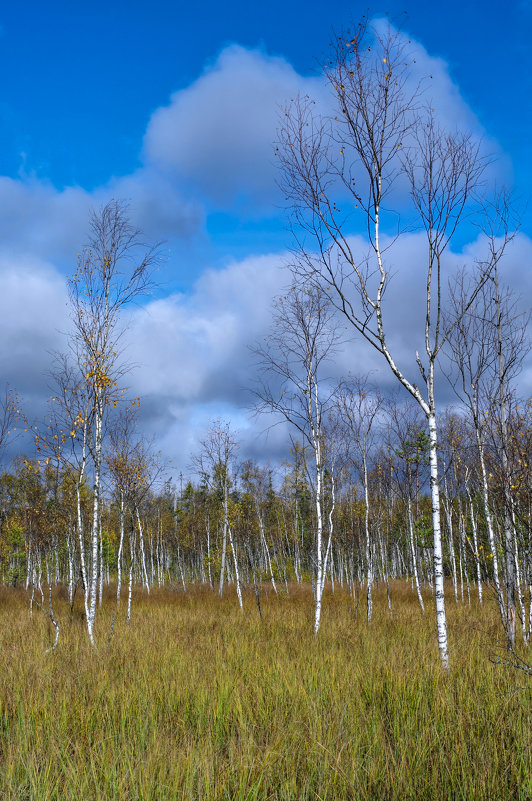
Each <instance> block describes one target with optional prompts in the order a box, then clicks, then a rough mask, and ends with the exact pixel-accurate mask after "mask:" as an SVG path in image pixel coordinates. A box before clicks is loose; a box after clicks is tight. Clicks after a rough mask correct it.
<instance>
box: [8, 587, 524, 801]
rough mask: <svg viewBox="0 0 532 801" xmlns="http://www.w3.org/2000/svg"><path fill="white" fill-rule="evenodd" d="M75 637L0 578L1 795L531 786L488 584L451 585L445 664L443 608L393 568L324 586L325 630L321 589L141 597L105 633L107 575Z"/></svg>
mask: <svg viewBox="0 0 532 801" xmlns="http://www.w3.org/2000/svg"><path fill="white" fill-rule="evenodd" d="M56 594H57V598H56V599H55V606H56V611H57V615H58V617H59V618H60V621H61V637H60V641H59V645H58V648H57V650H56V651H55V652H52V653H45V649H46V648H47V647H48V645H49V644H50V643H51V642H52V640H53V631H52V629H51V626H50V624H49V622H48V621H47V619H46V617H45V616H44V614H43V612H42V611H40V610H39V609H34V613H33V619H30V616H29V605H28V600H27V597H26V594H25V593H24V591H23V590H9V589H5V588H4V589H2V590H1V591H0V729H1V732H0V760H1V762H0V799H10V800H12V801H25V799H28V801H29V799H31V800H32V801H51V800H52V799H76V801H79V800H81V799H83V800H84V801H93V799H94V801H96V799H98V801H100V800H101V801H105V800H106V799H121V801H140V800H141V799H142V801H147V800H148V799H154V801H155V799H157V801H165V800H166V799H168V800H169V799H187V801H188V800H189V799H204V800H205V801H210V799H213V800H214V799H226V800H227V801H233V799H238V800H239V801H244V799H245V800H246V801H252V800H253V801H255V800H257V799H272V801H274V799H275V800H276V799H286V801H288V800H290V801H292V799H293V800H294V801H295V799H322V801H332V800H334V799H357V801H358V800H360V801H365V800H366V799H375V801H387V799H397V801H407V799H417V800H419V801H421V800H422V799H434V801H442V799H449V801H450V800H451V799H453V801H454V799H463V801H471V800H472V799H496V800H497V801H503V799H511V800H512V801H518V799H529V798H532V754H531V735H530V732H531V723H532V720H531V709H532V705H531V693H530V690H531V688H532V680H531V679H530V678H529V677H527V676H526V675H525V674H523V673H521V672H519V671H515V670H512V669H508V668H503V667H501V666H496V665H493V664H492V663H491V662H490V660H489V656H490V653H492V652H493V651H494V649H495V646H496V641H497V637H498V636H499V635H500V626H499V623H498V620H497V610H496V607H495V604H494V602H493V601H490V600H489V599H488V600H487V601H486V602H485V603H484V604H483V606H482V607H479V605H478V602H475V601H473V599H472V605H471V606H468V605H467V604H456V603H455V602H454V599H453V600H451V599H450V594H449V593H448V602H447V608H448V619H449V638H450V647H451V660H452V668H451V672H450V675H448V676H447V675H444V674H443V673H442V671H441V669H440V667H439V663H438V654H437V647H436V634H435V622H434V614H433V609H432V608H431V604H430V596H429V598H428V604H427V607H428V608H427V613H426V615H425V616H423V615H422V613H421V610H420V609H419V606H418V605H417V601H416V598H415V596H414V595H413V593H412V592H411V589H410V586H409V585H407V584H405V583H396V584H392V587H391V594H392V604H393V614H392V615H390V613H389V611H388V608H387V604H386V596H385V593H383V592H380V591H378V592H377V593H376V603H375V614H374V620H373V621H372V623H371V625H369V626H368V624H367V622H366V620H365V610H364V605H363V600H361V602H360V607H359V608H358V610H357V609H354V608H353V605H352V603H351V599H350V598H349V596H348V594H347V592H345V591H343V590H341V589H339V588H336V592H335V593H334V594H332V593H331V592H330V590H326V593H325V597H324V608H323V618H322V627H321V631H320V633H319V636H318V637H317V638H315V637H314V636H313V635H312V593H311V589H310V587H297V586H296V585H293V586H292V587H291V588H290V595H289V596H288V597H287V596H286V595H283V596H279V597H276V596H275V595H274V594H273V593H272V592H271V591H270V592H268V593H266V591H265V592H264V594H263V598H262V608H263V614H264V619H263V621H262V622H261V621H260V620H259V617H258V613H257V608H256V606H255V602H254V599H253V596H252V594H250V593H248V594H247V595H246V596H245V599H244V600H245V613H244V614H243V615H242V614H241V612H240V610H239V608H238V605H237V602H236V596H234V595H233V593H232V592H231V590H229V592H228V593H227V597H224V599H223V600H222V601H220V600H219V599H218V597H217V596H216V595H215V594H214V593H213V592H212V591H211V590H210V589H205V588H203V589H201V590H197V591H190V592H187V593H186V594H185V593H182V592H181V593H178V592H172V591H170V590H164V591H163V590H155V591H153V592H152V594H151V596H150V597H147V595H146V593H145V591H141V590H138V591H136V592H135V594H134V599H133V612H132V620H131V623H130V625H129V626H128V625H126V623H125V611H126V610H125V606H126V604H125V602H124V600H123V601H122V608H121V609H120V613H119V615H118V616H117V619H116V625H115V630H114V636H113V639H112V641H111V643H110V645H109V647H107V639H108V633H109V629H110V625H111V619H112V614H113V610H114V608H115V607H114V601H113V591H112V588H109V590H108V593H107V597H106V598H105V599H104V604H103V607H102V608H101V609H100V610H99V614H98V618H97V620H98V637H99V642H100V643H101V644H100V647H99V650H98V652H95V651H94V650H93V649H92V648H91V647H90V646H89V644H88V641H87V637H86V632H85V629H84V622H83V620H82V616H81V606H80V607H79V608H77V607H76V610H75V614H74V619H73V620H72V622H70V620H69V608H68V603H67V601H66V593H65V592H64V589H63V588H60V589H59V590H58V591H56Z"/></svg>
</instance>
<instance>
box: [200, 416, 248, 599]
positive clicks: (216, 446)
mask: <svg viewBox="0 0 532 801" xmlns="http://www.w3.org/2000/svg"><path fill="white" fill-rule="evenodd" d="M237 449H238V442H237V440H236V437H235V435H234V433H233V432H232V431H231V427H230V425H229V423H223V422H222V421H221V420H215V421H213V422H212V423H211V425H210V428H209V430H208V432H207V434H206V436H205V437H204V439H203V441H202V443H201V452H200V453H199V454H198V455H197V456H196V457H195V458H194V460H193V462H194V465H195V467H196V469H197V471H198V472H199V473H200V475H201V476H202V478H203V480H204V481H205V483H206V484H207V485H208V486H210V487H211V488H213V489H214V490H215V492H216V493H217V494H218V496H219V500H220V501H221V504H222V513H223V535H222V554H221V566H220V582H219V585H218V594H219V596H220V598H221V597H222V595H223V588H224V581H225V572H226V555H227V553H226V552H227V539H228V538H229V544H230V546H231V553H232V555H233V564H234V568H235V581H236V592H237V597H238V603H239V606H240V609H241V610H243V609H244V605H243V600H242V586H241V581H240V569H239V562H238V552H237V548H236V543H235V540H234V537H233V529H232V527H231V522H230V519H229V490H230V487H231V483H232V482H231V471H232V470H233V468H234V464H235V459H236V452H237Z"/></svg>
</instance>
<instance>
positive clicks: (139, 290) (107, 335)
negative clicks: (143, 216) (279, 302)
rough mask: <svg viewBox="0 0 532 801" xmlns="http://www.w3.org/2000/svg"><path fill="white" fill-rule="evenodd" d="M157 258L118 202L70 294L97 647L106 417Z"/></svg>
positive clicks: (100, 223) (90, 619)
mask: <svg viewBox="0 0 532 801" xmlns="http://www.w3.org/2000/svg"><path fill="white" fill-rule="evenodd" d="M154 259H155V251H154V249H153V248H146V246H145V245H144V244H143V242H142V239H141V235H140V232H139V231H138V230H137V229H136V228H135V227H134V226H133V225H132V224H131V222H130V220H129V217H128V207H127V205H126V204H125V203H123V202H122V201H118V200H112V201H110V202H109V203H107V204H106V205H105V206H104V207H103V208H102V209H101V210H100V211H99V212H93V213H92V215H91V218H90V235H89V240H88V244H87V247H86V248H84V249H83V250H82V252H81V253H80V254H79V256H78V264H77V269H76V271H75V273H74V275H73V276H72V277H71V278H69V281H68V290H69V299H70V308H71V317H72V322H73V333H72V338H71V350H72V353H73V357H74V362H75V364H76V366H77V368H78V370H79V373H80V377H81V381H82V382H83V385H84V387H85V391H86V393H87V396H88V407H89V408H88V410H87V416H86V419H87V420H90V423H91V430H90V432H88V436H87V442H86V445H87V449H88V452H89V454H90V457H91V467H92V476H91V478H92V491H93V508H92V521H91V530H90V537H89V553H88V570H87V573H88V576H87V632H88V635H89V639H90V641H91V643H92V644H93V645H95V639H94V622H95V618H96V601H97V589H98V545H99V529H100V506H101V492H102V483H101V479H102V464H103V438H104V427H105V422H106V417H107V415H108V413H109V410H110V409H111V408H112V407H113V406H115V405H116V403H117V393H118V392H119V383H118V382H119V381H120V379H121V378H122V376H123V375H124V373H125V371H126V367H125V365H124V363H123V362H122V360H121V354H120V341H121V337H122V334H123V331H124V328H123V324H122V322H121V312H122V310H123V309H124V307H125V306H127V304H128V303H131V302H132V301H133V300H135V299H136V298H138V297H139V296H141V295H142V294H144V293H145V292H146V290H147V288H148V286H149V280H150V273H151V268H152V267H153V264H154Z"/></svg>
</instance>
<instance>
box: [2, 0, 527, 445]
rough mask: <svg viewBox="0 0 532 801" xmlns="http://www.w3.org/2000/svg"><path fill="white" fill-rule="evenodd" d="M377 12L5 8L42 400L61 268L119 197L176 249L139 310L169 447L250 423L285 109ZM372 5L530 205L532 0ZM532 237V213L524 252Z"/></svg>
mask: <svg viewBox="0 0 532 801" xmlns="http://www.w3.org/2000/svg"><path fill="white" fill-rule="evenodd" d="M405 8H406V10H407V12H408V13H405ZM364 10H366V6H355V5H353V4H352V3H347V2H341V1H340V0H329V2H327V3H324V2H316V0H307V2H302V0H298V2H289V1H287V0H285V1H284V2H281V0H270V2H268V3H254V4H250V3H245V2H226V3H224V4H222V3H218V2H212V0H209V2H203V3H196V4H192V3H178V2H174V3H170V2H164V1H163V0H152V2H149V3H148V2H139V0H130V1H129V2H122V0H120V1H116V0H115V2H107V3H103V2H100V1H99V0H98V1H96V2H91V3H88V2H85V3H81V2H72V3H70V4H66V3H64V2H54V1H53V0H49V2H47V3H42V2H36V0H31V2H26V3H24V4H17V3H11V4H4V7H3V9H2V10H1V11H0V70H1V74H2V75H3V76H4V81H3V84H2V90H1V93H0V271H2V272H3V275H4V281H3V285H4V293H3V299H0V300H2V302H3V307H4V309H3V313H2V309H1V308H0V320H1V323H0V329H2V330H0V342H1V343H2V344H1V345H0V348H3V350H0V364H1V365H2V372H3V373H4V377H5V379H6V380H8V381H9V382H10V383H12V384H15V385H17V386H18V387H19V389H20V391H21V392H22V393H23V394H24V395H25V396H26V397H28V398H29V399H30V403H31V404H32V408H35V409H37V408H38V406H39V404H40V403H41V402H43V401H44V398H45V396H46V393H47V388H46V379H45V378H44V374H45V372H46V370H47V369H48V365H47V361H48V360H49V357H48V356H47V354H48V352H49V351H50V350H55V349H61V347H62V345H61V336H62V335H61V330H64V328H65V327H67V324H66V323H65V324H64V325H62V324H61V319H62V318H65V319H66V317H65V314H66V312H65V296H64V285H63V277H64V274H65V272H67V271H68V269H69V267H70V266H71V264H72V261H73V259H74V258H75V252H76V249H77V248H78V247H79V246H80V245H81V244H83V237H84V231H85V228H86V219H87V212H88V209H89V208H90V207H91V206H97V205H99V204H100V203H101V202H104V201H105V200H106V199H108V198H109V197H110V196H112V195H116V194H118V195H120V196H124V197H128V198H130V199H131V202H132V207H133V208H134V209H135V215H136V217H135V220H136V221H137V222H138V223H139V225H141V227H143V228H144V229H145V230H146V232H147V235H148V236H150V237H152V238H154V239H160V240H163V241H164V242H165V246H164V247H165V251H166V253H167V267H166V269H165V270H164V272H163V273H162V274H161V286H160V288H159V290H158V291H157V294H156V299H155V300H153V302H152V303H151V304H149V303H148V304H147V305H146V308H145V309H144V312H145V315H144V317H143V318H142V319H141V318H140V317H138V315H137V318H135V319H134V320H133V321H132V322H133V325H132V331H133V334H132V345H131V347H132V353H133V355H134V361H135V362H136V363H138V364H139V365H140V367H139V369H138V371H137V374H136V375H137V378H135V379H134V380H133V383H134V388H135V390H138V391H139V392H141V393H142V394H143V396H144V397H145V399H146V401H145V409H146V412H145V413H146V418H147V420H148V418H149V420H148V422H147V425H148V423H149V426H151V430H152V431H153V432H154V433H155V434H156V435H158V434H159V432H160V431H161V430H164V431H165V432H166V433H165V437H166V444H165V447H166V448H167V450H168V451H171V450H172V448H174V449H175V448H176V447H179V448H180V449H183V450H184V449H185V445H184V444H183V443H186V447H189V446H190V447H191V448H193V447H194V442H195V441H196V438H197V436H196V435H197V432H198V431H199V430H200V428H201V426H202V425H204V423H205V421H206V420H207V419H208V418H209V417H211V416H215V415H216V414H218V413H223V414H227V416H229V417H230V418H231V419H232V420H233V421H234V423H235V425H242V426H244V427H249V425H250V424H249V423H248V422H247V417H246V412H245V400H244V393H243V391H242V387H243V385H244V384H245V383H246V380H247V378H246V371H247V370H248V368H249V360H248V357H247V356H246V352H247V351H246V346H247V341H249V339H250V338H251V339H252V338H253V337H260V336H261V335H263V333H264V331H265V330H267V326H268V324H269V319H270V318H269V304H270V301H271V296H272V295H274V294H275V293H276V292H279V291H280V290H281V288H282V281H283V279H282V278H281V277H280V276H281V271H280V267H279V265H280V263H281V261H282V253H283V251H284V250H285V248H286V247H287V246H289V244H290V239H289V235H288V233H287V230H286V219H285V217H284V214H283V213H282V210H281V209H280V203H279V196H278V195H277V194H276V189H275V168H274V166H273V161H274V160H273V147H272V146H271V143H272V140H273V138H274V137H275V127H276V115H277V111H278V108H279V106H280V105H282V103H283V101H284V100H285V99H286V94H287V93H288V94H290V93H293V92H294V91H297V90H298V89H299V88H303V89H304V90H305V91H309V90H317V91H319V87H318V84H317V82H318V81H319V78H318V77H317V75H318V70H317V63H318V61H319V60H321V58H322V56H323V55H324V54H326V52H327V45H328V41H329V37H330V33H331V31H332V30H333V29H336V30H338V29H340V28H341V27H343V26H345V25H348V24H349V23H350V22H351V21H352V20H354V21H357V20H358V19H359V17H360V14H361V13H362V11H364ZM367 10H369V12H370V14H371V15H372V16H376V17H378V16H382V15H384V14H385V12H388V15H389V18H390V20H391V21H392V23H394V24H398V25H399V26H400V27H401V28H402V29H403V30H404V31H406V32H407V33H408V34H409V35H410V36H411V37H412V39H413V40H414V41H415V42H416V43H417V44H418V45H419V47H420V48H421V49H422V50H423V52H425V56H426V60H427V63H430V65H431V69H434V70H437V71H438V74H439V75H440V78H441V80H440V83H439V87H440V88H439V89H438V91H439V92H441V93H443V95H444V98H443V103H444V105H445V104H447V107H448V109H450V111H449V113H450V114H456V115H458V117H460V118H461V119H464V120H468V121H471V124H472V125H473V126H474V127H476V128H477V132H481V133H482V135H484V136H485V138H486V139H487V141H488V143H489V147H490V148H492V149H493V151H494V152H495V153H496V154H497V156H498V157H499V162H500V164H501V168H500V170H501V171H500V177H501V178H504V180H505V181H507V182H511V183H513V185H514V188H515V190H516V192H517V194H518V195H520V196H521V197H522V198H523V200H524V201H526V200H528V195H529V187H530V186H531V185H532V168H531V160H530V153H529V151H530V144H529V141H530V130H531V129H532V103H531V102H530V98H531V97H532V72H531V70H530V66H529V61H530V41H531V35H532V3H530V2H509V3H506V4H504V6H503V5H501V4H500V3H495V2H485V3H483V4H481V5H480V4H477V3H468V2H457V0H450V2H446V3H445V4H438V5H436V4H429V3H426V2H424V3H421V2H413V3H410V4H409V5H408V6H407V7H405V5H404V4H402V3H401V4H400V3H397V2H395V1H394V2H389V3H387V4H386V5H385V6H373V7H370V8H369V9H367ZM259 101H260V103H259ZM531 233H532V212H531V210H530V208H529V209H528V210H527V211H526V212H524V213H523V236H524V237H525V239H526V242H525V245H523V248H524V250H523V253H525V252H526V253H527V254H528V250H526V248H527V246H528V236H529V235H530V234H531ZM461 244H464V243H461ZM412 247H414V245H412ZM516 269H517V268H516ZM520 269H521V272H522V271H523V265H522V264H521V267H520ZM517 271H518V270H517ZM526 271H527V274H528V275H529V274H530V264H529V263H527V265H526ZM527 282H528V283H527ZM531 286H532V284H531V283H530V281H529V279H528V278H527V280H526V281H525V284H524V285H523V287H520V289H521V291H522V292H525V293H526V292H528V290H529V288H530V287H531ZM33 303H34V304H35V308H34V307H33V305H32V304H33ZM0 305H2V304H1V303H0ZM37 308H38V311H36V309H37ZM133 316H134V315H133ZM215 323H216V324H215ZM135 332H136V333H135ZM135 336H136V337H137V339H136V340H135ZM223 342H225V345H224V344H223ZM224 347H225V349H224ZM154 352H157V353H159V354H160V358H159V362H157V359H154V358H153V354H154ZM191 354H192V355H191ZM143 360H147V361H149V362H150V364H149V368H148V367H143ZM348 362H349V359H347V358H346V364H348ZM235 365H236V366H235ZM168 432H170V433H168ZM250 437H251V434H250ZM176 443H179V446H177V445H176ZM249 447H250V449H251V450H253V447H252V446H251V445H250V446H249Z"/></svg>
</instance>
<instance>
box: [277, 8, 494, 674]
mask: <svg viewBox="0 0 532 801" xmlns="http://www.w3.org/2000/svg"><path fill="white" fill-rule="evenodd" d="M411 62H412V56H411V54H410V53H409V52H408V44H407V43H406V40H405V39H404V37H402V36H401V35H400V34H398V33H396V32H395V31H393V29H391V27H388V28H387V29H386V30H384V31H383V32H382V31H381V30H376V29H373V28H371V27H369V26H368V25H367V24H366V23H365V22H363V23H362V24H361V25H359V26H358V27H357V28H356V29H355V30H354V32H352V33H350V34H349V35H348V36H337V37H336V38H335V40H334V43H333V46H332V53H331V59H330V61H329V62H328V64H327V65H326V66H325V68H324V76H325V79H326V80H327V81H328V84H329V87H330V95H331V101H332V103H333V105H334V107H335V111H334V112H333V114H332V115H328V116H325V115H320V114H319V113H318V112H317V111H316V106H315V105H314V102H313V101H312V99H310V98H301V97H299V98H297V99H296V100H295V101H294V102H293V103H291V105H289V106H288V108H287V109H286V110H285V114H284V117H283V118H282V123H283V124H282V129H281V131H280V134H279V145H278V149H277V156H278V159H279V161H280V166H281V185H282V187H283V190H284V193H285V197H286V198H287V201H288V203H289V205H290V209H291V211H292V220H293V230H294V233H295V236H296V241H297V248H296V254H295V258H294V260H293V263H292V268H293V271H294V273H295V274H296V275H297V276H298V277H299V279H300V280H301V281H303V282H304V283H305V285H306V286H308V285H309V284H310V283H313V284H318V285H319V286H320V287H321V288H322V291H323V292H324V293H326V295H327V296H328V298H329V299H330V302H331V303H332V304H333V305H334V306H335V307H336V308H337V309H338V310H339V311H340V313H341V314H343V315H344V317H345V319H346V320H347V321H348V324H349V325H350V326H352V327H353V328H354V329H355V331H357V332H358V333H359V334H360V335H361V336H362V337H363V338H364V339H365V340H366V342H367V343H369V344H370V345H371V346H372V348H374V349H375V351H377V352H378V353H379V354H380V356H381V357H382V359H383V361H384V362H385V364H386V365H387V367H388V368H389V370H390V371H391V372H392V374H393V375H394V376H395V378H396V379H397V381H398V382H399V383H400V384H401V385H402V386H403V387H404V389H406V390H407V392H409V393H410V395H411V396H412V397H413V398H414V400H415V401H416V403H418V404H419V406H420V408H421V409H422V411H423V413H424V415H425V417H426V420H427V428H428V432H429V439H430V448H429V453H430V489H431V499H432V528H433V566H434V582H435V597H436V622H437V638H438V648H439V653H440V660H441V664H442V666H443V667H444V668H445V669H447V668H448V666H449V653H448V641H447V621H446V613H445V595H444V571H443V553H442V537H441V524H440V495H439V475H438V426H437V402H436V362H437V359H438V356H439V354H440V352H441V348H442V346H443V345H444V343H445V341H446V338H447V336H448V333H449V329H448V328H444V326H443V324H442V307H443V280H444V258H445V253H446V251H447V250H448V249H449V246H450V244H451V242H452V241H453V238H454V236H455V234H456V233H457V231H458V230H459V227H460V224H461V222H462V220H463V219H464V215H465V214H466V212H467V211H468V210H469V207H470V204H471V202H472V199H473V197H474V192H475V190H476V189H477V188H478V186H479V183H480V179H481V177H482V172H483V167H484V163H483V160H482V158H481V156H480V152H479V146H478V144H477V143H476V142H475V141H474V139H473V138H472V137H471V136H470V135H468V134H467V133H460V132H453V133H449V132H447V131H445V130H443V129H441V128H440V127H439V126H438V124H437V122H436V119H435V115H434V114H433V113H432V111H433V110H432V109H431V108H430V107H429V108H428V109H426V110H424V108H423V101H424V98H423V94H422V87H420V85H419V83H418V82H417V81H416V79H415V78H413V76H412V75H411V72H410V66H411ZM405 186H408V187H409V194H410V206H409V218H410V222H411V224H413V225H414V224H415V225H417V226H418V227H420V228H421V230H423V231H424V232H425V240H426V248H425V257H424V260H423V263H420V264H418V265H416V267H417V274H418V275H419V277H420V281H423V285H424V324H423V329H422V330H421V331H419V332H418V333H419V336H420V338H421V340H422V341H423V351H422V352H421V353H420V352H415V360H416V362H417V366H418V370H419V372H418V375H417V378H416V377H415V376H411V375H410V374H409V371H408V369H407V368H406V366H404V364H403V363H402V362H403V359H402V358H401V355H400V353H399V350H398V349H397V347H396V346H395V345H394V342H393V333H394V332H393V328H392V327H391V326H390V315H389V307H388V306H386V304H385V303H384V299H385V296H386V293H387V290H389V287H390V286H391V284H392V280H393V272H394V266H393V261H392V256H391V252H392V251H391V250H390V240H389V238H388V239H387V238H386V236H385V234H386V231H387V230H388V231H390V230H392V231H395V236H392V244H393V242H394V241H395V239H396V238H397V236H400V233H399V234H398V233H397V225H396V220H397V215H398V214H399V212H400V211H401V206H400V205H399V207H398V206H397V197H398V194H397V193H399V192H400V191H401V190H403V191H404V188H405ZM394 193H396V194H395V195H394ZM394 204H395V205H394ZM390 209H392V210H393V211H395V228H394V227H393V226H392V225H391V217H392V215H391V213H390ZM357 215H358V218H359V229H363V230H365V232H366V241H367V254H366V255H365V256H359V254H358V253H357V252H356V251H355V249H354V242H353V239H352V234H353V233H354V231H355V230H356V226H355V222H354V221H355V220H356V218H357ZM414 221H415V222H414ZM422 276H423V277H422ZM477 289H478V287H474V289H473V296H474V294H475V292H476V291H477ZM471 300H472V299H471V298H470V299H469V302H470V301H471ZM451 325H452V324H451Z"/></svg>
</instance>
